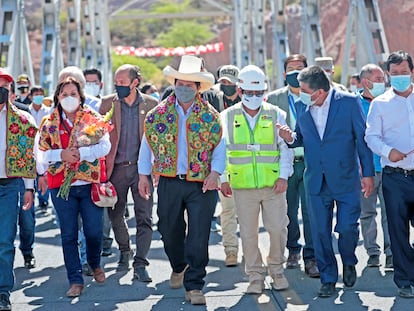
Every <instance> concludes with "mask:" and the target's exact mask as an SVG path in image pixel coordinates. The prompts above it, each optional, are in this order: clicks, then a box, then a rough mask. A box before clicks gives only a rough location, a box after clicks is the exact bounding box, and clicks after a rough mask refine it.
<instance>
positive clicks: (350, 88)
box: [349, 84, 358, 93]
mask: <svg viewBox="0 0 414 311" xmlns="http://www.w3.org/2000/svg"><path fill="white" fill-rule="evenodd" d="M349 90H350V91H351V92H352V93H355V92H356V91H357V90H358V88H357V86H356V85H355V84H351V85H350V86H349Z"/></svg>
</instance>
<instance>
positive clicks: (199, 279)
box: [157, 177, 217, 291]
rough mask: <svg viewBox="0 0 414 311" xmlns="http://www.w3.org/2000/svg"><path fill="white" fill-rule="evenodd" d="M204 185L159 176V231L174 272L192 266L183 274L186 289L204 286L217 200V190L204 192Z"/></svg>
mask: <svg viewBox="0 0 414 311" xmlns="http://www.w3.org/2000/svg"><path fill="white" fill-rule="evenodd" d="M202 186H203V184H202V183H201V182H189V181H186V180H181V179H179V178H167V177H160V180H159V184H158V209H157V213H158V218H159V221H158V230H159V231H160V233H161V236H162V241H163V242H164V249H165V252H166V254H167V256H168V259H169V261H170V264H171V267H172V269H173V271H174V272H177V273H179V272H182V271H183V270H184V268H185V267H186V265H187V264H188V265H189V269H187V271H186V272H185V274H184V287H185V289H186V290H187V291H189V290H194V289H199V290H201V289H202V288H203V286H204V277H205V276H206V266H207V264H208V240H209V237H210V223H211V217H212V216H213V213H214V209H215V205H216V202H217V191H216V190H214V191H207V192H206V193H203V192H202ZM185 210H186V211H187V215H188V224H186V222H185V220H184V211H185ZM186 229H187V230H186Z"/></svg>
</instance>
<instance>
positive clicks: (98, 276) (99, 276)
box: [93, 267, 106, 283]
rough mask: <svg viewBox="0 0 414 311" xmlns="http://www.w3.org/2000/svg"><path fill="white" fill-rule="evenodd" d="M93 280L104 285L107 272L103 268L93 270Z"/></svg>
mask: <svg viewBox="0 0 414 311" xmlns="http://www.w3.org/2000/svg"><path fill="white" fill-rule="evenodd" d="M93 278H94V279H95V281H96V283H104V282H105V279H106V277H105V272H104V271H103V269H102V268H101V267H99V268H96V269H93Z"/></svg>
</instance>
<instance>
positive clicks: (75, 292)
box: [66, 284, 83, 298]
mask: <svg viewBox="0 0 414 311" xmlns="http://www.w3.org/2000/svg"><path fill="white" fill-rule="evenodd" d="M82 290H83V285H82V284H72V285H71V286H70V288H69V290H68V291H67V292H66V297H69V298H74V297H79V296H80V295H81V294H82Z"/></svg>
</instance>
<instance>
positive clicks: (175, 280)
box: [170, 265, 189, 289]
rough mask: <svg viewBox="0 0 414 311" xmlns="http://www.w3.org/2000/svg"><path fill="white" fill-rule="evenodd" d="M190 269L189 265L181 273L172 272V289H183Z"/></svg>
mask: <svg viewBox="0 0 414 311" xmlns="http://www.w3.org/2000/svg"><path fill="white" fill-rule="evenodd" d="M188 268H189V265H186V266H185V268H184V270H183V271H181V272H174V271H173V272H172V273H171V276H170V287H171V288H174V289H177V288H181V287H183V282H184V273H185V271H187V269H188Z"/></svg>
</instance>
